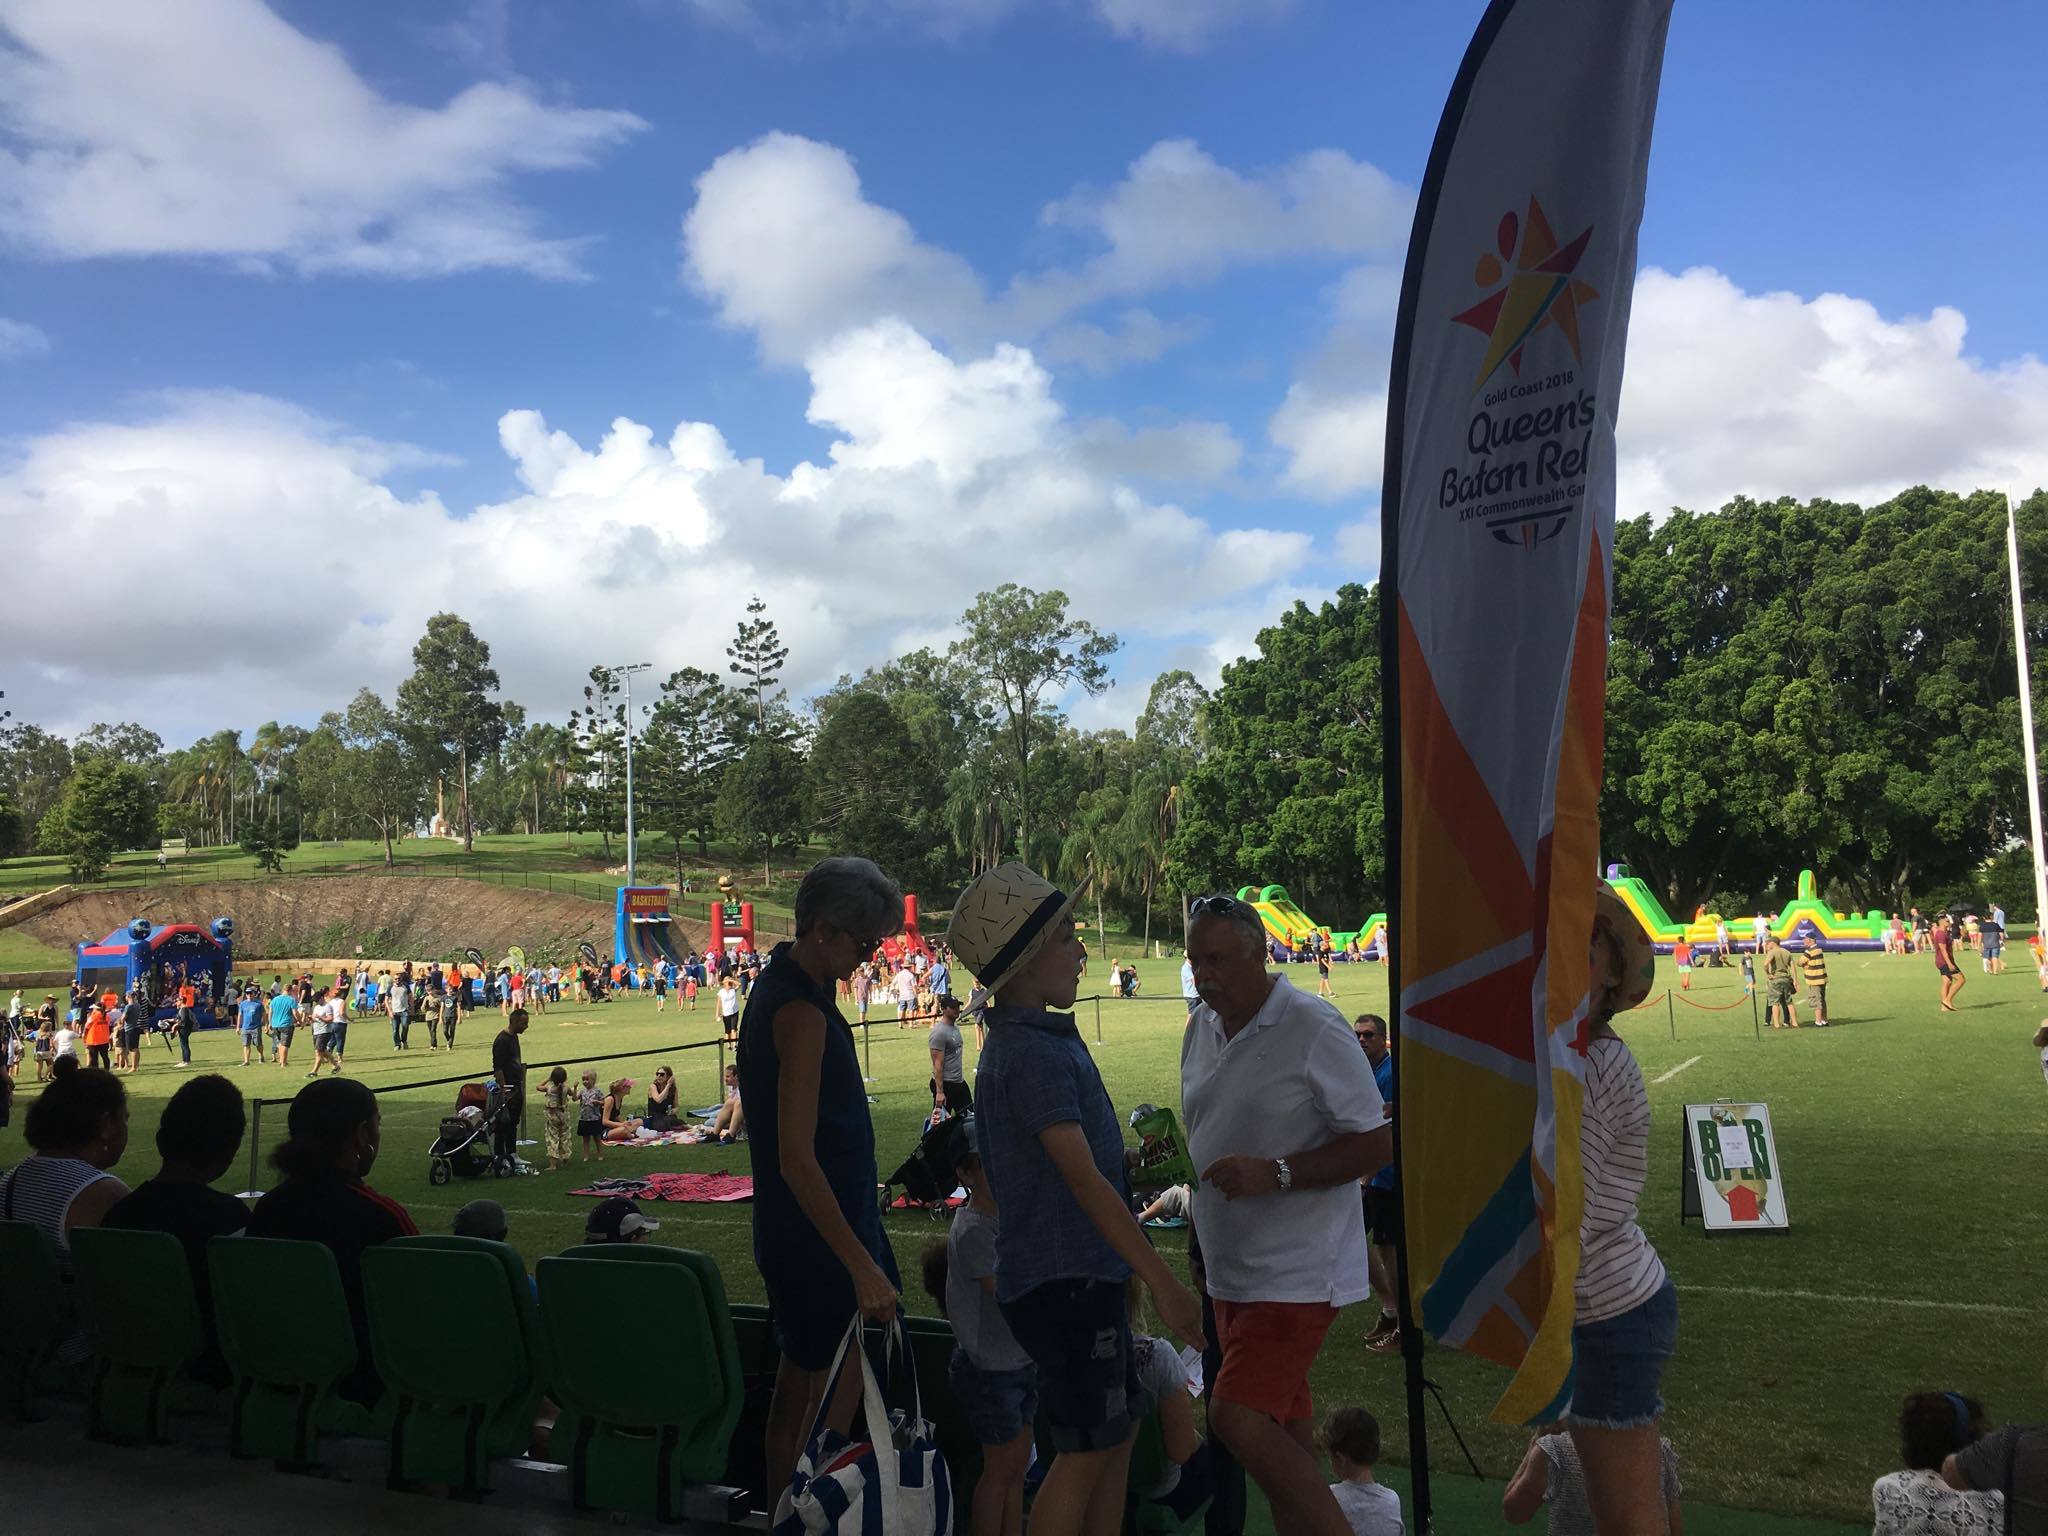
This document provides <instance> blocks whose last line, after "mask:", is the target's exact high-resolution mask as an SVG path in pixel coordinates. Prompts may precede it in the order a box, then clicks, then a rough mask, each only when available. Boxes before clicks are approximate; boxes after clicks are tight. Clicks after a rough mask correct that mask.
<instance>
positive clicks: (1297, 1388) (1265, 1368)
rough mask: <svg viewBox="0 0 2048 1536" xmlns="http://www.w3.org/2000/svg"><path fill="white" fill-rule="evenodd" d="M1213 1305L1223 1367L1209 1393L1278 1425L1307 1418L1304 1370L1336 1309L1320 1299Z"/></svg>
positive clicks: (1309, 1405)
mask: <svg viewBox="0 0 2048 1536" xmlns="http://www.w3.org/2000/svg"><path fill="white" fill-rule="evenodd" d="M1215 1307H1216V1339H1217V1342H1218V1343H1220V1344H1221V1345H1222V1346H1223V1367H1222V1369H1221V1370H1219V1371H1218V1372H1217V1373H1216V1380H1215V1381H1214V1383H1212V1384H1211V1386H1210V1388H1209V1395H1210V1396H1211V1397H1213V1398H1216V1399H1218V1400H1220V1401H1222V1402H1226V1403H1237V1404H1240V1405H1241V1406H1243V1407H1246V1408H1252V1409H1256V1410H1257V1411H1258V1412H1260V1413H1263V1414H1266V1415H1268V1416H1270V1417H1271V1418H1273V1419H1275V1420H1276V1421H1278V1422H1279V1423H1282V1424H1292V1423H1295V1422H1297V1421H1298V1420H1301V1419H1306V1418H1308V1417H1310V1416H1311V1415H1312V1414H1313V1413H1314V1411H1315V1405H1314V1403H1313V1402H1312V1401H1311V1399H1310V1397H1309V1390H1308V1372H1309V1367H1310V1366H1312V1365H1314V1364H1315V1363H1316V1354H1317V1352H1318V1351H1320V1350H1321V1349H1322V1347H1323V1337H1324V1335H1326V1334H1327V1333H1328V1332H1329V1331H1330V1324H1331V1323H1332V1322H1334V1321H1335V1320H1336V1317H1337V1309H1336V1308H1335V1307H1333V1306H1331V1305H1330V1304H1329V1303H1328V1302H1325V1301H1217V1302H1216V1303H1215Z"/></svg>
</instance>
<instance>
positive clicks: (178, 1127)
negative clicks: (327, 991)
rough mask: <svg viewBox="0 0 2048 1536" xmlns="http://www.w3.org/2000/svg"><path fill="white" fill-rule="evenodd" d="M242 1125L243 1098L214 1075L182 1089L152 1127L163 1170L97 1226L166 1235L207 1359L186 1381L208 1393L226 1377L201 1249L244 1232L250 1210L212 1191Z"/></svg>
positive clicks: (221, 1192) (208, 1271)
mask: <svg viewBox="0 0 2048 1536" xmlns="http://www.w3.org/2000/svg"><path fill="white" fill-rule="evenodd" d="M247 1124H248V1115H247V1113H246V1112H245V1111H244V1109H243V1108H242V1090H241V1089H239V1088H237V1087H236V1086H235V1085H234V1084H233V1083H231V1082H229V1081H228V1079H226V1078H225V1077H222V1076H221V1075H220V1074H219V1073H218V1072H209V1073H207V1074H206V1075H205V1076H203V1077H195V1078H193V1079H192V1080H191V1081H190V1082H188V1083H185V1084H183V1085H182V1086H181V1087H180V1088H179V1089H178V1091H177V1092H176V1093H174V1094H172V1095H171V1101H170V1103H168V1104H166V1105H165V1106H164V1113H163V1118H162V1119H161V1120H159V1121H158V1122H157V1127H156V1149H157V1152H158V1153H159V1154H160V1155H161V1156H162V1158H163V1160H164V1161H163V1167H162V1168H160V1169H159V1170H158V1171H157V1175H156V1177H155V1178H153V1179H146V1180H144V1181H143V1182H142V1183H141V1184H138V1185H137V1186H136V1187H135V1192H134V1193H133V1194H131V1195H129V1196H128V1198H127V1199H125V1200H123V1201H122V1202H121V1203H120V1204H118V1205H116V1206H115V1207H114V1208H113V1209H112V1210H110V1211H108V1212H107V1219H106V1220H105V1222H103V1223H102V1225H104V1226H109V1227H119V1228H121V1229H122V1230H124V1231H129V1232H168V1233H170V1234H171V1236H173V1237H175V1238H176V1239H177V1240H178V1241H179V1242H180V1243H181V1244H183V1246H184V1249H185V1262H186V1263H187V1264H188V1265H189V1266H190V1267H191V1270H192V1290H193V1294H194V1295H196V1296H197V1297H198V1298H199V1316H200V1318H201V1320H202V1321H203V1322H204V1323H205V1325H206V1353H205V1354H203V1355H201V1356H200V1357H199V1359H198V1361H197V1362H195V1363H194V1365H193V1367H192V1376H193V1379H194V1380H197V1381H202V1382H205V1383H206V1384H207V1385H208V1386H215V1387H219V1386H226V1385H227V1382H228V1369H227V1362H226V1361H224V1360H222V1359H221V1354H220V1340H219V1338H218V1336H217V1334H216V1332H215V1329H214V1322H213V1272H212V1270H211V1269H210V1268H209V1267H208V1265H207V1262H206V1245H207V1244H208V1243H209V1242H211V1241H212V1240H213V1239H214V1238H216V1237H233V1236H234V1235H235V1234H236V1233H238V1232H240V1231H242V1230H243V1229H244V1228H245V1227H247V1226H248V1225H249V1208H248V1207H247V1206H245V1205H243V1204H242V1202H241V1201H239V1200H237V1199H236V1198H235V1197H234V1196H233V1195H231V1194H228V1193H227V1192H225V1191H224V1190H218V1189H215V1188H213V1181H214V1180H215V1179H217V1178H219V1177H220V1176H221V1175H222V1174H224V1173H226V1172H227V1171H228V1168H229V1166H230V1165H231V1164H232V1163H233V1162H234V1160H235V1154H236V1153H237V1152H238V1151H240V1150H241V1147H242V1132H243V1131H244V1129H245V1128H246V1127H247Z"/></svg>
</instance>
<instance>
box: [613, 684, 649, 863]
mask: <svg viewBox="0 0 2048 1536" xmlns="http://www.w3.org/2000/svg"><path fill="white" fill-rule="evenodd" d="M653 666H654V663H653V662H651V661H633V662H628V663H627V664H626V665H625V666H623V667H613V668H612V671H614V672H616V673H617V674H618V675H619V676H620V677H622V678H624V679H625V680H626V884H628V885H634V884H637V883H638V882H637V881H635V880H634V878H633V674H634V673H635V672H646V671H648V670H650V669H651V668H652V667H653Z"/></svg>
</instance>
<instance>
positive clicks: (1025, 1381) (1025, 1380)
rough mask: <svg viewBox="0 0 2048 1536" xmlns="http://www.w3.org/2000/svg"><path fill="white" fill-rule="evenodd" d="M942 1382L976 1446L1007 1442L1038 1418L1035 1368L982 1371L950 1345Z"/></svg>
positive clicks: (1027, 1366)
mask: <svg viewBox="0 0 2048 1536" xmlns="http://www.w3.org/2000/svg"><path fill="white" fill-rule="evenodd" d="M946 1385H947V1386H949V1387H951V1388H952V1389H953V1398H954V1401H956V1402H958V1403H959V1404H960V1416H961V1417H962V1418H963V1419H965V1420H966V1421H967V1427H968V1428H969V1429H970V1430H972V1431H973V1432H974V1442H975V1444H977V1445H1008V1444H1009V1443H1010V1442H1011V1441H1012V1440H1014V1439H1016V1438H1017V1436H1018V1435H1019V1434H1021V1433H1022V1432H1023V1431H1025V1430H1027V1429H1029V1428H1030V1427H1031V1422H1032V1420H1034V1419H1036V1418H1037V1417H1038V1367H1037V1366H1035V1365H1026V1366H1021V1367H1019V1368H1018V1369H1017V1370H1014V1371H985V1370H983V1369H982V1368H981V1367H980V1366H978V1365H976V1364H975V1363H974V1362H973V1361H972V1360H970V1359H968V1358H967V1351H966V1350H964V1349H961V1348H960V1347H959V1346H958V1345H955V1346H954V1349H953V1358H952V1360H951V1362H950V1363H948V1365H947V1367H946Z"/></svg>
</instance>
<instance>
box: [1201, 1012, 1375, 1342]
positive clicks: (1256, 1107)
mask: <svg viewBox="0 0 2048 1536" xmlns="http://www.w3.org/2000/svg"><path fill="white" fill-rule="evenodd" d="M1180 1094H1181V1114H1182V1116H1183V1118H1184V1119H1185V1120H1186V1122H1187V1136H1188V1154H1189V1157H1190V1158H1191V1159H1192V1160H1193V1162H1194V1165H1195V1170H1196V1172H1197V1173H1199V1172H1200V1171H1201V1170H1202V1169H1204V1168H1206V1167H1208V1166H1209V1164H1211V1163H1212V1162H1214V1161H1215V1160H1216V1159H1217V1158H1219V1157H1265V1158H1278V1157H1289V1156H1292V1155H1293V1154H1295V1153H1297V1152H1304V1151H1311V1150H1313V1149H1314V1148H1316V1147H1320V1146H1323V1145H1325V1144H1327V1143H1328V1142H1330V1141H1332V1140H1334V1139H1335V1138H1336V1137H1338V1136H1342V1135H1348V1134H1352V1133H1355V1132H1359V1131H1376V1130H1378V1129H1379V1128H1380V1127H1381V1126H1383V1125H1385V1124H1386V1123H1387V1110H1386V1106H1385V1105H1384V1104H1383V1103H1381V1102H1380V1091H1379V1087H1378V1085H1377V1084H1375V1083H1374V1082H1373V1077H1372V1064H1371V1063H1370V1062H1368V1061H1367V1060H1366V1059H1365V1052H1363V1051H1361V1050H1360V1049H1359V1048H1358V1038H1357V1036H1355V1035H1354V1034H1352V1032H1351V1026H1350V1024H1349V1023H1348V1022H1347V1021H1346V1020H1345V1018H1344V1015H1343V1014H1341V1013H1339V1012H1338V1011H1337V1010H1336V1009H1335V1008H1334V1007H1332V1006H1331V1005H1330V1004H1329V1003H1327V1002H1324V1001H1323V1000H1322V999H1321V998H1318V997H1312V996H1310V995H1309V994H1308V993H1305V992H1297V991H1296V990H1295V989H1294V986H1293V984H1292V983H1291V982H1289V981H1288V979H1287V978H1286V977H1285V976H1281V975H1275V976H1274V977H1273V990H1272V991H1271V992H1270V993H1268V994H1267V997H1266V1002H1265V1005H1264V1006H1263V1007H1262V1008H1260V1009H1259V1011H1258V1013H1257V1014H1256V1015H1254V1016H1253V1018H1252V1021H1251V1022H1250V1023H1249V1024H1247V1025H1245V1027H1244V1028H1243V1029H1241V1030H1239V1031H1238V1032H1237V1036H1236V1038H1235V1039H1229V1040H1226V1039H1225V1038H1224V1035H1223V1021H1222V1020H1221V1019H1220V1018H1218V1017H1217V1016H1216V1010H1215V1009H1213V1008H1211V1007H1209V1005H1208V1004H1206V1003H1204V1004H1203V1005H1202V1006H1201V1007H1199V1008H1197V1009H1196V1010H1195V1011H1194V1012H1193V1013H1192V1014H1190V1015H1189V1016H1188V1030H1187V1035H1186V1037H1185V1038H1184V1039H1183V1040H1182V1042H1181V1050H1180ZM1195 1230H1196V1231H1197V1232H1198V1233H1200V1234H1201V1240H1202V1260H1203V1263H1204V1264H1205V1265H1206V1266H1207V1269H1208V1276H1209V1294H1210V1295H1211V1296H1215V1297H1218V1298H1220V1299H1221V1300H1224V1301H1321V1302H1328V1303H1329V1304H1330V1305H1332V1306H1339V1307H1341V1306H1348V1305H1349V1304H1350V1303H1352V1302H1354V1301H1362V1300H1364V1299H1365V1296H1366V1294H1367V1293H1368V1292H1369V1291H1370V1289H1371V1283H1370V1281H1369V1279H1368V1278H1367V1272H1366V1251H1365V1213H1364V1204H1363V1202H1362V1201H1361V1200H1360V1198H1359V1194H1358V1186H1357V1185H1356V1184H1352V1183H1344V1184H1339V1185H1337V1186H1336V1187H1335V1188H1332V1189H1296V1190H1291V1191H1289V1192H1288V1193H1286V1194H1281V1193H1279V1192H1278V1191H1275V1192H1273V1193H1272V1194H1264V1195H1247V1196H1242V1197H1240V1198H1239V1199H1236V1200H1225V1199H1224V1198H1223V1195H1222V1192H1221V1191H1219V1190H1218V1189H1217V1188H1216V1186H1215V1185H1213V1184H1207V1183H1201V1184H1197V1185H1196V1187H1195Z"/></svg>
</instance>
